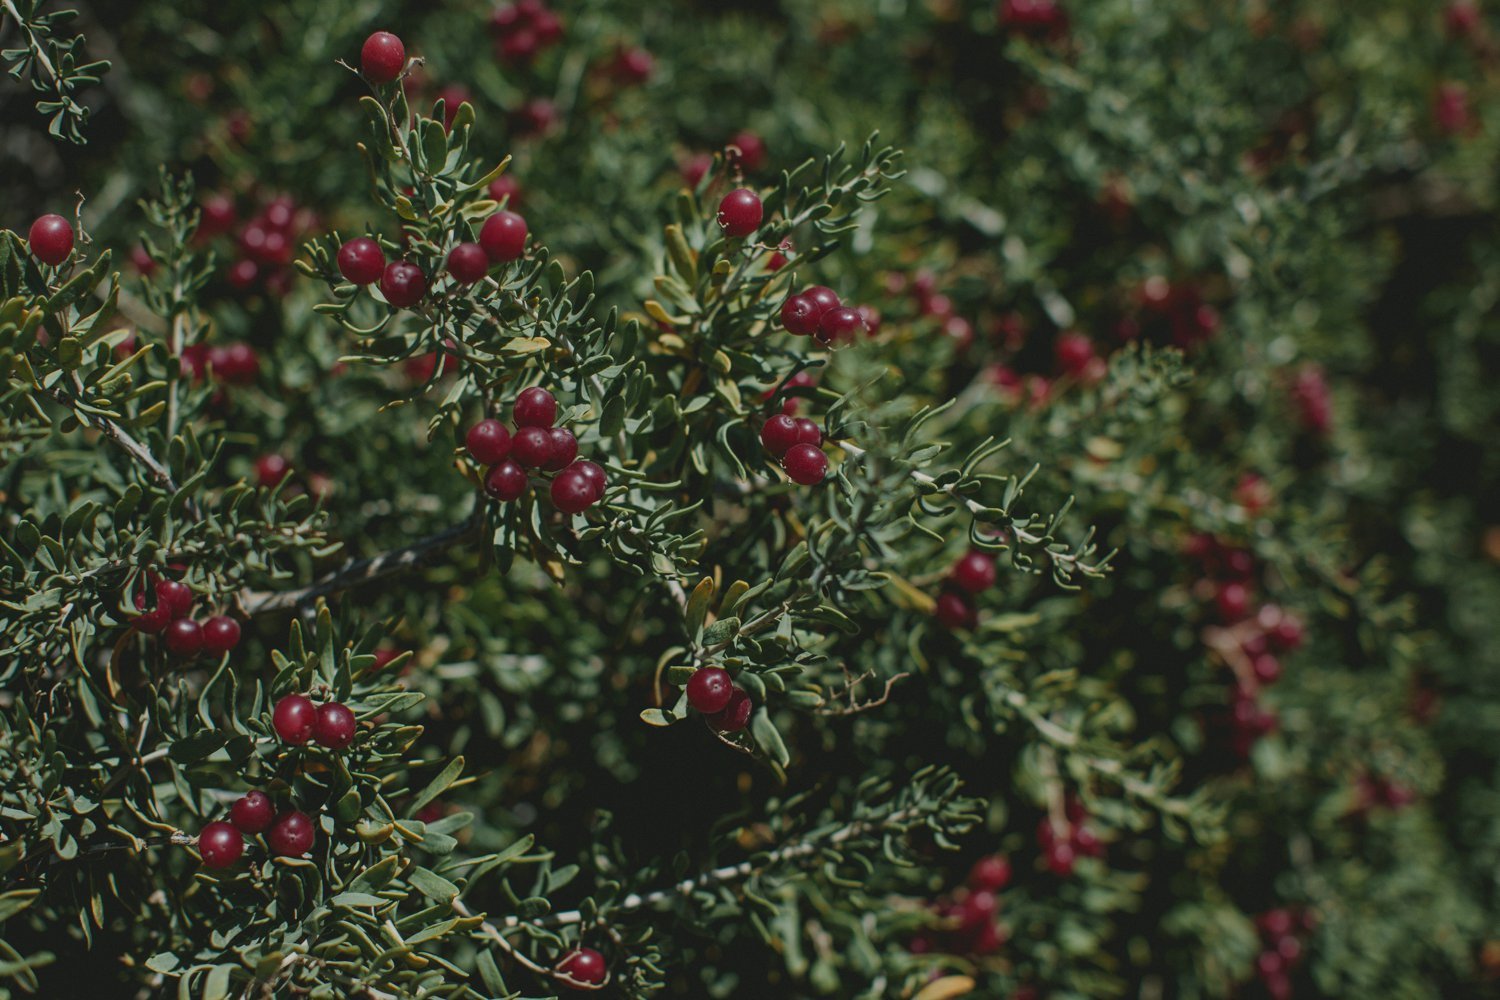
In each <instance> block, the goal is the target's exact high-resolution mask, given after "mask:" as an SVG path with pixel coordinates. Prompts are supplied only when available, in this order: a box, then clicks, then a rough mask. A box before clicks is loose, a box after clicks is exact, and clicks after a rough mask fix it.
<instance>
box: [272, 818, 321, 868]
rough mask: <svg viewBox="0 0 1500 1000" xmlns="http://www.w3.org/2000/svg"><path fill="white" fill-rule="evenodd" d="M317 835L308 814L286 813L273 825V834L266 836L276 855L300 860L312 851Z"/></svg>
mask: <svg viewBox="0 0 1500 1000" xmlns="http://www.w3.org/2000/svg"><path fill="white" fill-rule="evenodd" d="M315 833H316V831H315V830H314V829H313V821H312V820H311V819H310V818H309V817H308V815H307V814H306V813H300V812H284V813H282V814H281V815H280V816H277V817H276V822H275V823H273V824H271V832H270V833H269V834H267V835H266V840H267V841H268V842H269V843H270V845H271V850H272V851H273V852H275V853H276V854H280V855H282V856H284V857H288V858H300V857H301V856H302V855H304V854H306V853H307V852H308V851H310V850H312V845H313V835H314V834H315Z"/></svg>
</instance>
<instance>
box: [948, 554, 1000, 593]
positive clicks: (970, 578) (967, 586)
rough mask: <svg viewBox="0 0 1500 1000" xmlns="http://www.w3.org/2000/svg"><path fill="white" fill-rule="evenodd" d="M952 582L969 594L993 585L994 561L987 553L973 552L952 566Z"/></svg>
mask: <svg viewBox="0 0 1500 1000" xmlns="http://www.w3.org/2000/svg"><path fill="white" fill-rule="evenodd" d="M953 582H954V583H956V584H958V586H960V587H962V588H963V589H964V590H967V591H968V592H969V593H971V594H978V593H980V592H981V591H985V590H988V589H989V588H991V587H993V586H994V585H995V560H994V557H993V556H990V555H989V554H988V553H985V552H979V551H977V550H976V551H973V552H969V553H966V554H965V555H964V556H963V558H961V559H959V561H958V562H956V563H954V564H953Z"/></svg>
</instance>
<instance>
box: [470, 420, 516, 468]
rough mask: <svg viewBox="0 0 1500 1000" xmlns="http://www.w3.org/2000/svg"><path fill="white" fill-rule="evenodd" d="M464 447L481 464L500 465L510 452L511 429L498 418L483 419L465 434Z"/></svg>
mask: <svg viewBox="0 0 1500 1000" xmlns="http://www.w3.org/2000/svg"><path fill="white" fill-rule="evenodd" d="M464 447H466V448H468V450H469V454H470V455H472V456H473V458H474V461H476V462H478V463H479V464H480V465H499V464H500V462H501V461H502V460H503V459H504V458H505V457H506V456H507V455H509V454H510V431H508V430H506V429H505V425H504V424H502V423H501V422H500V421H498V420H481V421H479V423H477V424H475V425H474V426H473V427H470V428H469V433H468V434H466V435H464Z"/></svg>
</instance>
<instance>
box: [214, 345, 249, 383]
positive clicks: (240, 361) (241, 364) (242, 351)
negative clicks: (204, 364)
mask: <svg viewBox="0 0 1500 1000" xmlns="http://www.w3.org/2000/svg"><path fill="white" fill-rule="evenodd" d="M208 366H209V367H210V368H212V369H213V373H214V376H215V377H216V378H217V379H219V381H221V382H224V383H226V384H228V385H254V384H255V380H256V378H257V377H259V375H260V356H259V355H257V354H256V353H255V348H253V347H251V346H250V345H249V344H246V343H244V342H242V341H236V342H235V343H233V344H224V345H222V346H219V347H213V348H210V349H209V352H208Z"/></svg>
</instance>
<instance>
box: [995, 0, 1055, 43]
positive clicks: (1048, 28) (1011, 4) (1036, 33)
mask: <svg viewBox="0 0 1500 1000" xmlns="http://www.w3.org/2000/svg"><path fill="white" fill-rule="evenodd" d="M996 16H997V17H998V18H999V19H1000V23H1001V24H1002V25H1003V26H1005V27H1006V28H1009V29H1011V30H1013V31H1019V32H1021V33H1022V34H1026V35H1031V36H1033V37H1037V38H1056V37H1059V36H1061V35H1064V34H1066V33H1067V30H1068V15H1067V12H1066V11H1064V10H1063V9H1062V5H1061V4H1059V3H1058V2H1057V0H1001V2H1000V7H999V10H998V11H997V12H996Z"/></svg>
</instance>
